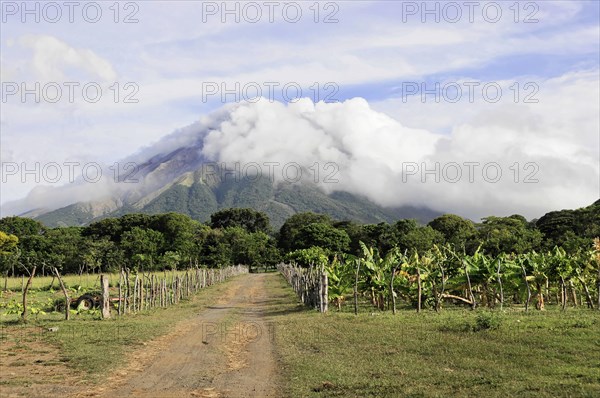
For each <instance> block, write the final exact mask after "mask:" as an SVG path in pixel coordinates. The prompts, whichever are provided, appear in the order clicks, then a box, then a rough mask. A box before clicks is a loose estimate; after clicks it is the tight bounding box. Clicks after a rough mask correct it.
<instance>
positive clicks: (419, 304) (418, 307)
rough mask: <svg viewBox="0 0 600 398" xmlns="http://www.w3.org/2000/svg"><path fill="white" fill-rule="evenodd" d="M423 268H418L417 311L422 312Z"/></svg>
mask: <svg viewBox="0 0 600 398" xmlns="http://www.w3.org/2000/svg"><path fill="white" fill-rule="evenodd" d="M421 294H422V286H421V270H420V269H419V268H417V312H421Z"/></svg>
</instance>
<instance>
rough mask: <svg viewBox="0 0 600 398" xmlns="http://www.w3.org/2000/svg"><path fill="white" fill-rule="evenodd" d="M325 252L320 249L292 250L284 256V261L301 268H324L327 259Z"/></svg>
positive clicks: (315, 247)
mask: <svg viewBox="0 0 600 398" xmlns="http://www.w3.org/2000/svg"><path fill="white" fill-rule="evenodd" d="M327 254H328V253H327V252H326V251H325V249H323V248H322V247H317V246H313V247H309V248H307V249H298V250H294V251H292V252H290V253H288V254H286V255H285V261H287V262H293V263H296V264H298V265H300V266H303V267H309V266H318V267H321V266H325V265H326V264H327V262H328V261H329V260H328V257H327Z"/></svg>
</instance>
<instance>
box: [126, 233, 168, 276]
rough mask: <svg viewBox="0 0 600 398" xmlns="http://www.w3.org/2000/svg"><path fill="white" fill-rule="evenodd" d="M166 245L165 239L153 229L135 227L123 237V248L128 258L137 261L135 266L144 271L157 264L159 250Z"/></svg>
mask: <svg viewBox="0 0 600 398" xmlns="http://www.w3.org/2000/svg"><path fill="white" fill-rule="evenodd" d="M163 245H164V237H163V234H161V233H160V232H158V231H155V230H153V229H143V228H140V227H133V228H132V229H131V230H129V231H127V232H125V233H124V234H123V236H122V237H121V247H122V248H123V250H124V251H125V254H126V255H127V257H128V258H131V259H134V260H135V265H136V266H137V267H138V268H140V269H141V270H144V268H147V267H150V268H151V267H152V264H154V263H156V259H157V256H158V255H159V250H160V248H161V247H163Z"/></svg>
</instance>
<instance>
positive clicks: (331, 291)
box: [325, 254, 354, 311]
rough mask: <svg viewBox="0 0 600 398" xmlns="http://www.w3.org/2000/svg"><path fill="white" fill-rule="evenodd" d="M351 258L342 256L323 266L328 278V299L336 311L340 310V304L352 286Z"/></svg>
mask: <svg viewBox="0 0 600 398" xmlns="http://www.w3.org/2000/svg"><path fill="white" fill-rule="evenodd" d="M351 257H353V256H350V255H345V254H342V255H341V256H340V259H338V257H337V256H335V257H334V258H333V261H332V262H331V263H330V264H327V265H325V272H326V273H327V278H328V297H329V300H330V301H331V302H333V303H334V304H335V306H336V308H337V309H338V311H340V310H341V309H342V303H343V302H344V300H345V299H346V295H347V294H348V293H349V291H350V289H352V285H353V281H352V279H353V278H352V276H353V275H354V272H353V267H352V263H353V261H352V260H353V259H352V258H351Z"/></svg>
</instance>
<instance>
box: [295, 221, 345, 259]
mask: <svg viewBox="0 0 600 398" xmlns="http://www.w3.org/2000/svg"><path fill="white" fill-rule="evenodd" d="M312 246H319V247H322V248H323V249H325V250H328V251H330V252H345V251H347V250H348V248H349V247H350V237H349V236H348V234H347V233H346V231H343V230H340V229H337V228H335V227H333V226H332V225H331V224H326V223H322V222H321V223H312V224H307V225H304V226H302V227H300V228H299V229H298V231H297V232H296V236H295V239H294V242H293V244H292V249H308V248H309V247H312Z"/></svg>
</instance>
